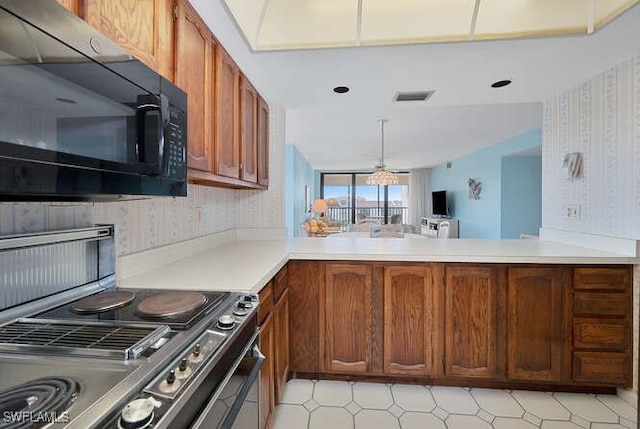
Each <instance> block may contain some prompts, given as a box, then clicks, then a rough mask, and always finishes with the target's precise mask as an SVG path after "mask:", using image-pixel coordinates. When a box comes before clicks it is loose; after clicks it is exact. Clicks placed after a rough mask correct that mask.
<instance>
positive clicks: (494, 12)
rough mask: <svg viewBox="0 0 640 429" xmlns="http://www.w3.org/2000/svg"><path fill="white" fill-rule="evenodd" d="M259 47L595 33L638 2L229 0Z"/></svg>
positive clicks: (252, 42) (248, 36)
mask: <svg viewBox="0 0 640 429" xmlns="http://www.w3.org/2000/svg"><path fill="white" fill-rule="evenodd" d="M224 2H225V5H226V6H227V8H228V10H229V11H230V12H231V15H232V16H233V18H234V20H235V21H236V23H237V24H238V27H239V28H240V30H242V33H243V35H244V37H245V38H246V40H247V42H248V43H249V45H251V47H252V49H253V50H254V51H261V50H277V49H306V48H327V47H338V46H343V47H344V46H367V45H387V44H406V43H424V42H444V41H447V42H452V41H465V40H489V39H505V38H512V37H538V36H550V35H556V36H557V35H566V34H590V33H592V32H593V31H595V30H598V29H599V28H600V27H602V26H603V25H604V24H606V23H607V22H609V21H610V20H611V19H612V18H614V17H615V16H617V15H618V14H619V13H621V12H622V11H624V10H626V9H627V8H628V7H630V6H631V5H632V4H634V3H636V2H637V0H589V1H587V0H561V1H558V0H535V1H533V0H394V1H393V2H391V1H389V0H224Z"/></svg>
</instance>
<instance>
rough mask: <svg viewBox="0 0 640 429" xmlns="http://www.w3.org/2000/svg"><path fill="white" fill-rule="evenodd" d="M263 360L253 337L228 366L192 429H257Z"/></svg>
mask: <svg viewBox="0 0 640 429" xmlns="http://www.w3.org/2000/svg"><path fill="white" fill-rule="evenodd" d="M264 360H265V357H264V355H263V354H262V353H260V349H259V348H258V338H257V337H256V338H255V340H254V341H252V342H251V344H250V345H249V346H248V347H247V348H246V349H245V352H244V353H243V355H242V356H240V358H239V359H237V360H236V361H235V362H234V364H233V365H232V366H231V368H230V369H229V371H228V372H227V374H226V375H225V377H224V379H223V381H222V383H221V384H220V386H219V387H218V389H216V391H215V392H214V393H213V395H211V398H210V400H209V402H208V403H207V405H206V406H205V407H204V408H203V411H202V413H201V414H200V415H199V417H198V418H197V419H196V420H195V422H194V423H193V424H192V426H191V429H200V428H202V429H205V428H206V429H257V428H258V425H259V420H258V383H259V373H260V368H261V367H262V364H263V363H264Z"/></svg>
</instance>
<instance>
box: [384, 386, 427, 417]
mask: <svg viewBox="0 0 640 429" xmlns="http://www.w3.org/2000/svg"><path fill="white" fill-rule="evenodd" d="M391 393H392V394H393V399H395V402H396V404H397V405H398V406H399V407H400V408H402V409H403V410H407V411H431V410H433V409H434V408H435V407H436V402H435V401H434V400H433V396H431V392H429V389H427V388H426V387H424V386H417V385H404V384H394V385H393V386H391Z"/></svg>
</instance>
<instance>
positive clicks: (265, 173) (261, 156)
mask: <svg viewBox="0 0 640 429" xmlns="http://www.w3.org/2000/svg"><path fill="white" fill-rule="evenodd" d="M258 184H260V185H263V186H269V105H267V102H266V101H264V99H263V98H262V97H260V96H258Z"/></svg>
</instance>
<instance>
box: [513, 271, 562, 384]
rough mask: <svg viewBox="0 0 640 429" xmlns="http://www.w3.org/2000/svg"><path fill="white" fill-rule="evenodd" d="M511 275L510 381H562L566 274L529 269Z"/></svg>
mask: <svg viewBox="0 0 640 429" xmlns="http://www.w3.org/2000/svg"><path fill="white" fill-rule="evenodd" d="M508 271H509V274H508V276H509V278H508V282H507V378H509V379H514V380H527V381H543V382H556V381H559V380H560V378H561V376H562V365H563V355H564V354H565V351H566V348H565V347H564V329H563V324H562V319H563V317H562V314H563V307H562V285H563V283H566V281H565V282H563V278H564V279H566V278H567V277H568V276H567V274H566V272H565V271H566V270H563V269H562V268H557V267H548V268H547V267H526V268H509V269H508ZM565 373H566V371H565Z"/></svg>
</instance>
